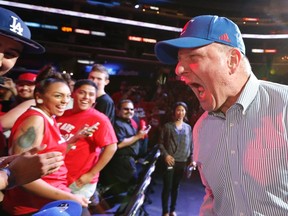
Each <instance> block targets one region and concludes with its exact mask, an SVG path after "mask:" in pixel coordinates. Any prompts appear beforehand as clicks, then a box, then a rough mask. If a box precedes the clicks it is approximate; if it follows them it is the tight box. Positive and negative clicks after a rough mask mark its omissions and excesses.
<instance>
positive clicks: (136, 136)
mask: <svg viewBox="0 0 288 216" xmlns="http://www.w3.org/2000/svg"><path fill="white" fill-rule="evenodd" d="M133 115H134V105H133V102H132V101H131V100H127V99H126V100H121V101H120V102H119V104H118V105H117V116H116V119H115V124H114V130H115V133H116V136H117V139H118V143H117V146H118V149H117V151H116V153H115V154H114V156H113V157H112V159H111V160H110V162H109V163H108V164H107V166H106V167H105V168H104V169H103V171H102V172H101V183H102V184H103V185H105V186H107V185H108V186H111V185H117V187H114V188H113V189H115V190H114V191H113V192H112V190H111V192H110V193H111V194H117V193H120V192H123V191H127V190H128V188H129V187H130V186H134V185H135V183H136V182H137V180H138V172H137V168H136V162H135V158H136V156H137V155H138V153H139V140H140V139H144V137H145V136H146V135H147V134H148V132H149V130H150V127H149V126H148V127H147V128H146V129H145V130H143V129H140V130H139V131H136V129H135V127H133V125H132V123H131V119H132V118H133Z"/></svg>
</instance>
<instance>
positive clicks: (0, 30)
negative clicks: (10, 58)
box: [0, 7, 45, 54]
mask: <svg viewBox="0 0 288 216" xmlns="http://www.w3.org/2000/svg"><path fill="white" fill-rule="evenodd" d="M0 35H4V36H5V37H9V38H11V39H13V40H16V41H19V42H20V43H22V44H23V46H24V47H23V52H24V53H35V54H40V53H43V52H45V48H44V47H43V46H42V45H40V44H39V43H37V42H35V41H33V40H31V32H30V30H29V28H28V27H27V25H26V24H25V23H24V22H23V20H22V19H21V18H20V17H19V16H18V15H17V14H15V13H14V12H12V11H10V10H7V9H4V8H1V7H0Z"/></svg>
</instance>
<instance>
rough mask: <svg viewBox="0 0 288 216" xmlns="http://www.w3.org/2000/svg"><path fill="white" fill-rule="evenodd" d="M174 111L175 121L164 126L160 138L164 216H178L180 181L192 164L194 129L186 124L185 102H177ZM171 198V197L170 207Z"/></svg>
mask: <svg viewBox="0 0 288 216" xmlns="http://www.w3.org/2000/svg"><path fill="white" fill-rule="evenodd" d="M173 111H174V112H173V121H171V122H168V123H166V124H165V125H164V126H163V128H162V130H161V133H160V137H159V148H160V151H161V155H162V157H163V159H164V164H165V166H164V173H163V190H162V213H163V216H176V212H175V209H176V202H177V196H178V189H179V185H180V181H181V179H182V177H183V174H184V171H185V168H186V166H187V163H188V162H190V163H191V164H192V129H191V126H190V125H189V124H187V123H185V122H184V120H185V119H186V114H187V105H186V104H185V103H184V102H177V103H176V104H175V105H174V109H173ZM169 197H171V199H170V207H169V204H168V203H169ZM168 210H170V211H168ZM169 212H170V214H169Z"/></svg>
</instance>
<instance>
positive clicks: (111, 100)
mask: <svg viewBox="0 0 288 216" xmlns="http://www.w3.org/2000/svg"><path fill="white" fill-rule="evenodd" d="M104 96H105V100H106V101H109V102H110V103H112V104H114V101H113V99H112V98H111V97H110V95H109V94H107V93H106V94H104Z"/></svg>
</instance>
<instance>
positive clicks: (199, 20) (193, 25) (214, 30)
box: [155, 15, 245, 64]
mask: <svg viewBox="0 0 288 216" xmlns="http://www.w3.org/2000/svg"><path fill="white" fill-rule="evenodd" d="M214 42H216V43H221V44H226V45H228V46H232V47H236V48H238V49H239V50H240V51H241V52H242V53H243V54H245V45H244V41H243V38H242V36H241V32H240V30H239V28H238V26H237V25H236V24H235V23H234V22H232V21H231V20H229V19H227V18H226V17H218V16H212V15H202V16H197V17H194V18H192V19H191V20H190V21H188V22H187V23H186V24H185V26H184V27H183V29H182V32H181V34H180V36H179V38H176V39H171V40H165V41H160V42H158V43H156V45H155V54H156V56H157V58H158V59H159V61H161V62H162V63H165V64H176V63H177V59H178V50H179V48H197V47H202V46H206V45H208V44H211V43H214Z"/></svg>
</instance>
